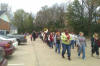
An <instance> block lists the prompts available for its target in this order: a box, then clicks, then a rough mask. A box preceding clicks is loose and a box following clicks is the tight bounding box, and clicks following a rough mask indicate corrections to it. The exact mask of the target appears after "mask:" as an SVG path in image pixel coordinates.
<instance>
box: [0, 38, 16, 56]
mask: <svg viewBox="0 0 100 66" xmlns="http://www.w3.org/2000/svg"><path fill="white" fill-rule="evenodd" d="M0 47H2V48H4V51H5V56H9V55H12V54H13V53H14V51H15V47H14V46H13V45H12V42H11V41H2V40H0Z"/></svg>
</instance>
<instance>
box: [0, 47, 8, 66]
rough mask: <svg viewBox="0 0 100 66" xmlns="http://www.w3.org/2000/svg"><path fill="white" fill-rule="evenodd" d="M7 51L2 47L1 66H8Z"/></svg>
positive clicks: (0, 53) (0, 54) (0, 49)
mask: <svg viewBox="0 0 100 66" xmlns="http://www.w3.org/2000/svg"><path fill="white" fill-rule="evenodd" d="M4 56H5V51H4V49H3V48H2V47H0V66H7V65H8V62H7V60H6V59H5V57H4Z"/></svg>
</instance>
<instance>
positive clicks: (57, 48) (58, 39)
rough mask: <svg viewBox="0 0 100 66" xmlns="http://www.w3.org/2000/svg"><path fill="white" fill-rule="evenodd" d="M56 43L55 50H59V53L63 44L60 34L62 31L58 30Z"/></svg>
mask: <svg viewBox="0 0 100 66" xmlns="http://www.w3.org/2000/svg"><path fill="white" fill-rule="evenodd" d="M55 44H56V48H55V52H57V51H58V53H59V54H60V46H61V45H60V44H61V36H60V32H57V33H56V35H55Z"/></svg>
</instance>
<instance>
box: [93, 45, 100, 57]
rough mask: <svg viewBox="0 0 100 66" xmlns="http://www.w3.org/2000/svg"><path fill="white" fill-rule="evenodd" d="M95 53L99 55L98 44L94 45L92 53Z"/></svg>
mask: <svg viewBox="0 0 100 66" xmlns="http://www.w3.org/2000/svg"><path fill="white" fill-rule="evenodd" d="M94 53H96V55H99V47H98V46H96V45H94V46H93V47H92V54H94Z"/></svg>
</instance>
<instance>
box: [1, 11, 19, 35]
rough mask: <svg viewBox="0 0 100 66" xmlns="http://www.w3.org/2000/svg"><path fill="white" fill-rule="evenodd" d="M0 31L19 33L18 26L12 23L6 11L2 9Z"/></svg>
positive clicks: (3, 32)
mask: <svg viewBox="0 0 100 66" xmlns="http://www.w3.org/2000/svg"><path fill="white" fill-rule="evenodd" d="M0 33H2V34H6V33H17V28H16V27H15V26H13V25H12V24H11V23H10V20H9V18H8V16H7V14H6V11H0Z"/></svg>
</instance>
